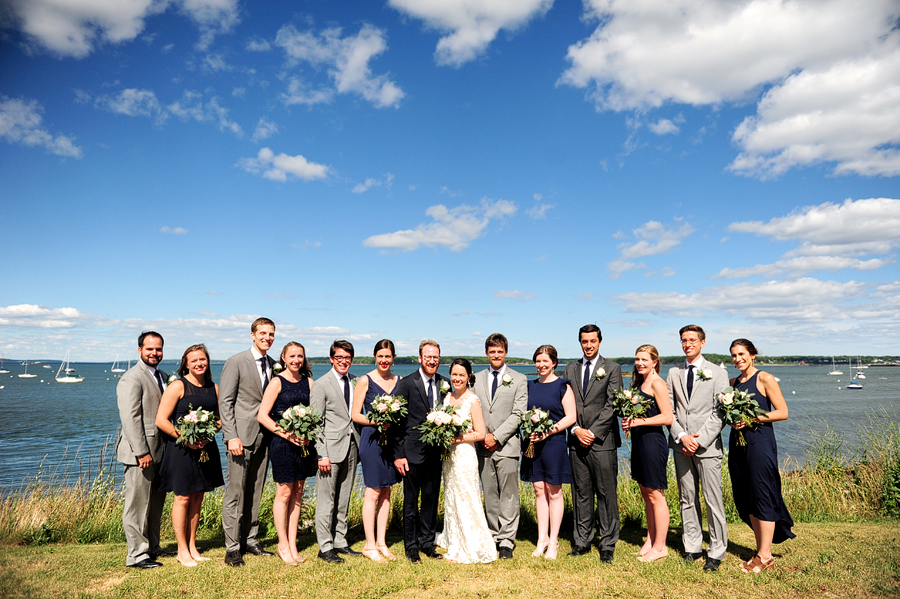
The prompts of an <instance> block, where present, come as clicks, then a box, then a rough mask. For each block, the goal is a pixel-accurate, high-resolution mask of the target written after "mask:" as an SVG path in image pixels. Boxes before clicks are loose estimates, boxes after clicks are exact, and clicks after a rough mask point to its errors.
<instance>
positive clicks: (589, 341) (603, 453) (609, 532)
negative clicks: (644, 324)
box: [563, 324, 622, 563]
mask: <svg viewBox="0 0 900 599" xmlns="http://www.w3.org/2000/svg"><path fill="white" fill-rule="evenodd" d="M578 341H579V343H580V344H581V351H582V352H583V353H584V357H583V358H582V359H581V360H579V361H577V362H572V363H570V364H568V365H567V366H566V370H565V374H564V376H563V378H565V379H568V380H569V381H570V383H571V385H572V391H573V392H574V394H575V415H576V420H575V424H574V425H572V428H571V429H569V430H570V432H571V434H570V436H569V461H570V462H571V463H572V503H573V508H574V512H575V514H574V516H575V534H574V544H575V546H574V547H573V548H572V551H571V552H569V555H584V554H586V553H590V551H591V543H593V542H594V530H595V529H594V522H595V518H594V496H596V498H597V520H599V523H600V526H599V529H597V532H598V533H599V536H600V561H602V562H603V563H610V562H612V561H613V552H614V551H615V549H616V541H618V540H619V503H618V496H617V494H616V485H617V484H618V473H619V464H618V459H617V454H616V449H618V448H619V446H620V445H621V444H622V440H621V438H620V437H619V423H618V420H616V415H615V412H614V411H613V410H614V407H615V394H616V391H618V390H620V389H621V388H622V368H621V367H620V366H619V365H618V364H617V363H615V362H612V361H610V360H607V359H606V358H604V357H603V356H601V355H600V344H601V343H602V342H603V337H602V336H601V333H600V329H599V328H598V327H597V325H594V324H586V325H584V326H583V327H581V328H580V329H579V330H578Z"/></svg>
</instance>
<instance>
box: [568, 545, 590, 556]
mask: <svg viewBox="0 0 900 599" xmlns="http://www.w3.org/2000/svg"><path fill="white" fill-rule="evenodd" d="M590 552H591V546H590V545H575V546H574V547H572V551H570V552H569V553H568V555H587V554H588V553H590Z"/></svg>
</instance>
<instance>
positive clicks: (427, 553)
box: [422, 547, 444, 559]
mask: <svg viewBox="0 0 900 599" xmlns="http://www.w3.org/2000/svg"><path fill="white" fill-rule="evenodd" d="M422 553H424V554H425V556H426V557H430V558H431V559H444V556H443V555H441V554H440V553H438V552H437V551H435V550H434V547H426V548H425V549H423V550H422Z"/></svg>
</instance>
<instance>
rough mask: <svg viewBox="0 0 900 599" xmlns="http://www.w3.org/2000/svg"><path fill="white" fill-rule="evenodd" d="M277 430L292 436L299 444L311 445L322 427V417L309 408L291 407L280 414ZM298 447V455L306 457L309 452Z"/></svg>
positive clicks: (302, 446) (302, 447) (301, 406)
mask: <svg viewBox="0 0 900 599" xmlns="http://www.w3.org/2000/svg"><path fill="white" fill-rule="evenodd" d="M275 424H277V425H278V428H280V429H281V430H283V431H284V432H285V433H287V434H289V435H294V436H295V437H297V439H299V440H300V441H301V442H302V441H306V442H307V444H308V443H312V442H313V441H315V440H316V438H317V437H318V436H319V430H320V427H321V426H322V415H321V414H319V413H318V412H313V411H312V410H311V409H310V408H309V406H303V405H298V406H293V407H290V408H288V409H287V410H285V411H284V412H282V413H281V420H279V421H278V422H276V423H275ZM307 444H303V445H300V455H301V456H303V457H306V456H308V455H309V450H307V449H306V445H307Z"/></svg>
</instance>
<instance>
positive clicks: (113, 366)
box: [109, 354, 125, 372]
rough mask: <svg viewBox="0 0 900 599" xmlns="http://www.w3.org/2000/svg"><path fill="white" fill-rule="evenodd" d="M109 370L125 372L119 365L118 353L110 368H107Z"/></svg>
mask: <svg viewBox="0 0 900 599" xmlns="http://www.w3.org/2000/svg"><path fill="white" fill-rule="evenodd" d="M109 371H110V372H125V369H124V368H122V367H121V366H119V354H116V359H115V360H114V361H113V365H112V368H110V369H109Z"/></svg>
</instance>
